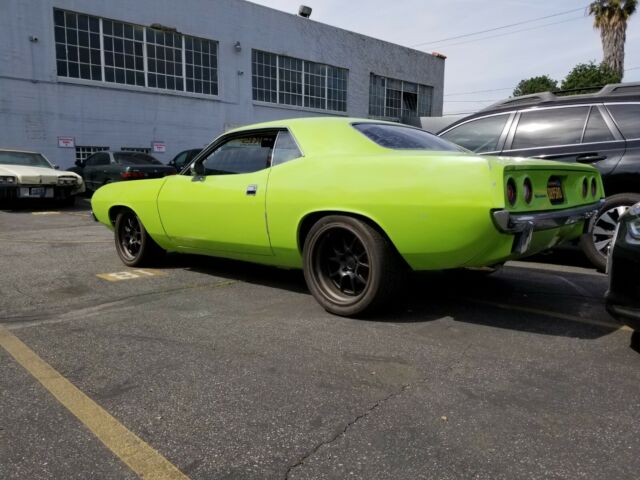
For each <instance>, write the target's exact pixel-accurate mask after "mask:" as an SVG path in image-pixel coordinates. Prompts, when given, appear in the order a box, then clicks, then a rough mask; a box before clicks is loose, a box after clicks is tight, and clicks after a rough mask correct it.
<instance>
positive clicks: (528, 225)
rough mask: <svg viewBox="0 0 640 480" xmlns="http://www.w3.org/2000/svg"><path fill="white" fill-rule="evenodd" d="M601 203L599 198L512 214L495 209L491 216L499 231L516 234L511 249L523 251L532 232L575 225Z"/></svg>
mask: <svg viewBox="0 0 640 480" xmlns="http://www.w3.org/2000/svg"><path fill="white" fill-rule="evenodd" d="M603 204H604V199H601V200H599V201H597V202H595V203H591V204H589V205H583V206H580V207H574V208H567V209H564V210H553V211H550V212H539V213H515V214H512V213H510V212H509V211H507V210H495V211H493V212H492V214H491V216H492V218H493V223H494V224H495V225H496V227H497V229H498V230H499V231H500V232H502V233H512V234H516V242H515V243H514V247H513V251H514V252H516V253H524V252H525V251H526V250H527V249H528V247H529V243H530V242H531V237H532V235H533V232H536V231H539V230H549V229H552V228H559V227H564V226H567V225H575V224H576V223H579V222H582V221H583V220H587V219H589V218H591V217H593V216H594V215H595V214H596V213H598V211H599V210H600V208H602V205H603Z"/></svg>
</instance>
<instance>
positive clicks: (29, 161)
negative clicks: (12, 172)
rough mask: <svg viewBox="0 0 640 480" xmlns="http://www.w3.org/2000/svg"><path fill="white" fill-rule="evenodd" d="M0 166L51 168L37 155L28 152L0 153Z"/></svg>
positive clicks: (45, 160)
mask: <svg viewBox="0 0 640 480" xmlns="http://www.w3.org/2000/svg"><path fill="white" fill-rule="evenodd" d="M0 165H22V166H25V167H44V168H53V167H52V166H51V164H50V163H49V162H48V161H47V159H46V158H44V157H43V156H42V155H40V154H39V153H28V152H0Z"/></svg>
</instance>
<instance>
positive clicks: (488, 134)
mask: <svg viewBox="0 0 640 480" xmlns="http://www.w3.org/2000/svg"><path fill="white" fill-rule="evenodd" d="M508 119H509V114H508V113H505V114H503V115H493V116H491V117H484V118H478V119H477V120H471V121H470V122H467V123H463V124H462V125H459V126H457V127H454V128H452V129H451V130H449V131H448V132H445V133H443V134H442V135H440V136H441V137H442V138H444V139H446V140H449V141H450V142H453V143H456V144H458V145H460V146H462V147H464V148H466V149H468V150H471V151H472V152H476V153H483V152H494V151H496V150H497V149H498V142H499V141H500V136H501V135H502V131H503V130H504V127H505V125H506V124H507V120H508Z"/></svg>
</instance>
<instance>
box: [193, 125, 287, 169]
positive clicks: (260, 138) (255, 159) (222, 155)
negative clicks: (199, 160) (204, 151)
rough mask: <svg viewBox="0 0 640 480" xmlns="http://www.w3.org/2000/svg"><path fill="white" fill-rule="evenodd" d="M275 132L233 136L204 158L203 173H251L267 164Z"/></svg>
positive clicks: (265, 166)
mask: <svg viewBox="0 0 640 480" xmlns="http://www.w3.org/2000/svg"><path fill="white" fill-rule="evenodd" d="M275 138H276V136H275V134H268V135H251V136H247V137H240V138H234V139H232V140H229V141H228V142H227V143H225V144H224V145H222V146H220V147H219V148H218V149H216V150H215V151H214V152H213V153H212V154H211V155H209V156H208V157H207V158H206V159H205V160H204V167H205V175H228V174H233V173H251V172H257V171H259V170H263V169H265V168H267V167H268V166H269V160H270V158H271V153H272V150H273V144H274V142H275Z"/></svg>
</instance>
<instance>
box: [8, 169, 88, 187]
mask: <svg viewBox="0 0 640 480" xmlns="http://www.w3.org/2000/svg"><path fill="white" fill-rule="evenodd" d="M0 175H2V176H13V177H16V178H17V183H30V184H33V183H35V184H55V183H58V178H59V177H73V178H75V179H76V181H77V182H78V183H82V178H81V177H80V176H79V175H78V174H77V173H73V172H66V171H58V170H54V169H53V168H45V167H28V166H24V165H0Z"/></svg>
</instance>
